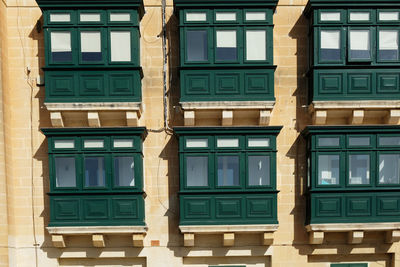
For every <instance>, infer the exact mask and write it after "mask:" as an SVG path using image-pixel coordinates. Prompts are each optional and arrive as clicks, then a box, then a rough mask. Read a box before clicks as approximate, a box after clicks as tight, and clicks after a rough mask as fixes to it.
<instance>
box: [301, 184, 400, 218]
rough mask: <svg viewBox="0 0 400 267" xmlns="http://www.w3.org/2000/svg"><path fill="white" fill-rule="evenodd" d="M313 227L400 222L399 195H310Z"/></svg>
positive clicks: (372, 193) (375, 193)
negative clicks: (326, 224) (330, 224)
mask: <svg viewBox="0 0 400 267" xmlns="http://www.w3.org/2000/svg"><path fill="white" fill-rule="evenodd" d="M309 197H310V200H311V201H310V202H309V203H310V207H309V208H310V210H311V218H310V222H309V223H310V224H316V223H369V222H370V223H376V222H398V221H399V216H400V194H399V192H398V191H394V192H393V191H378V192H376V191H370V192H356V191H351V192H324V193H313V192H311V193H310V196H309Z"/></svg>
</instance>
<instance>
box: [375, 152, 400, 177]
mask: <svg viewBox="0 0 400 267" xmlns="http://www.w3.org/2000/svg"><path fill="white" fill-rule="evenodd" d="M399 167H400V154H381V155H379V183H380V184H399V183H400V179H399V173H400V170H399Z"/></svg>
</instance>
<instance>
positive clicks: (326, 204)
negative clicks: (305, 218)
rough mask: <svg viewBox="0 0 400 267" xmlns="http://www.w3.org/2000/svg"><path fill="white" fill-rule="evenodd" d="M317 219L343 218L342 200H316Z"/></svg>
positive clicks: (338, 198)
mask: <svg viewBox="0 0 400 267" xmlns="http://www.w3.org/2000/svg"><path fill="white" fill-rule="evenodd" d="M315 201H316V211H315V212H316V216H317V217H336V216H341V198H340V197H337V198H334V197H332V198H322V197H321V198H316V199H315Z"/></svg>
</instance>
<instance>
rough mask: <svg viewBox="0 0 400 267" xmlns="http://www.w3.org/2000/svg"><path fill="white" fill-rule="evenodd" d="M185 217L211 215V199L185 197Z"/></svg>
mask: <svg viewBox="0 0 400 267" xmlns="http://www.w3.org/2000/svg"><path fill="white" fill-rule="evenodd" d="M184 205H185V215H184V216H185V218H190V219H195V218H210V217H211V199H204V198H199V199H194V198H187V199H185V203H184Z"/></svg>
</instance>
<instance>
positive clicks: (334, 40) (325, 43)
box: [320, 30, 341, 61]
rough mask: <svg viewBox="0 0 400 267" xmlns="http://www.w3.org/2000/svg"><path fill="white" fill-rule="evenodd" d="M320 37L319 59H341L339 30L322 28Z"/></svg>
mask: <svg viewBox="0 0 400 267" xmlns="http://www.w3.org/2000/svg"><path fill="white" fill-rule="evenodd" d="M320 38H321V40H320V44H321V60H324V61H339V60H340V59H341V53H340V31H339V30H332V31H331V30H329V31H328V30H322V31H321V36H320Z"/></svg>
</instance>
